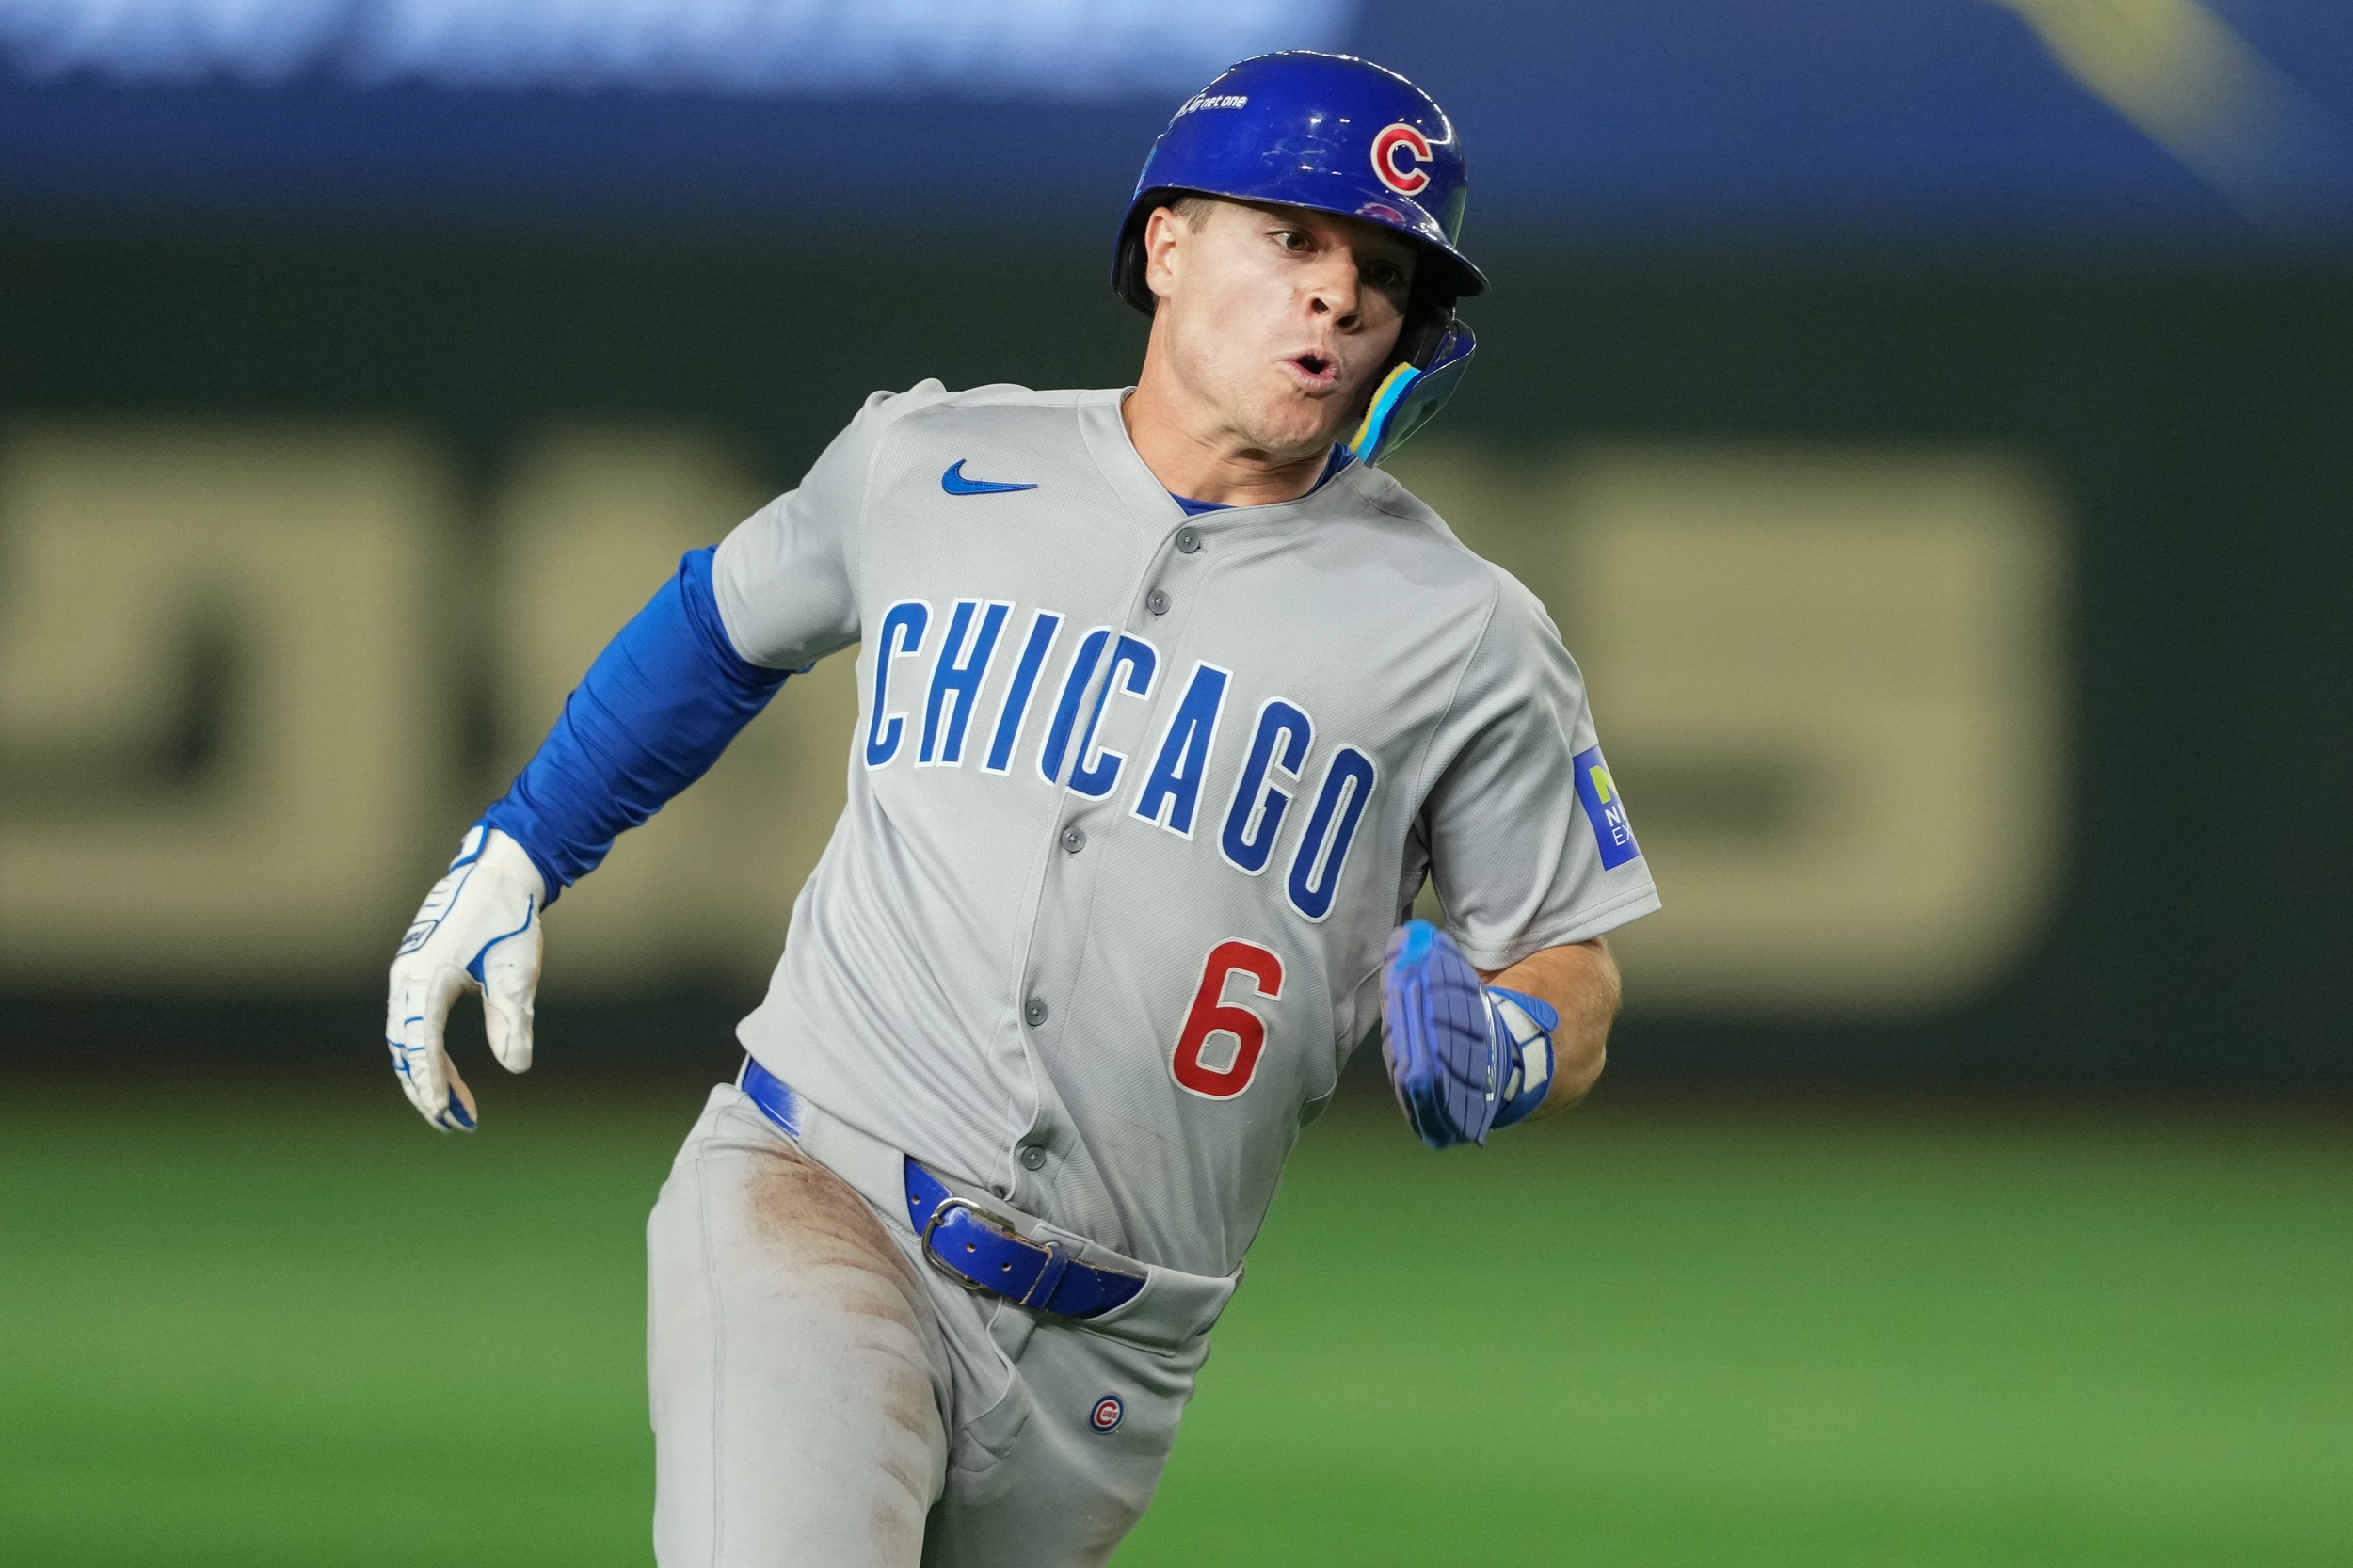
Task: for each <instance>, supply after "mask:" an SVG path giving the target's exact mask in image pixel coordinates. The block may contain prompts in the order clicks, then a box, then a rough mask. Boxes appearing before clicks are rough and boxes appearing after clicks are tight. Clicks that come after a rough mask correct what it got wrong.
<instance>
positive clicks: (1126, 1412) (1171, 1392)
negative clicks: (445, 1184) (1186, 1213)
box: [646, 1084, 1239, 1568]
mask: <svg viewBox="0 0 2353 1568" xmlns="http://www.w3.org/2000/svg"><path fill="white" fill-rule="evenodd" d="M902 1161H903V1156H901V1154H900V1153H899V1152H898V1151H897V1150H894V1149H891V1148H889V1147H888V1146H887V1145H885V1144H880V1143H878V1142H876V1141H875V1140H873V1139H872V1138H869V1137H867V1136H866V1135H865V1134H863V1133H860V1132H858V1131H856V1129H854V1128H850V1127H848V1126H847V1125H845V1124H843V1123H841V1122H840V1121H838V1120H836V1119H835V1118H832V1117H830V1116H828V1115H826V1114H825V1112H824V1111H823V1110H822V1109H820V1108H818V1107H815V1106H808V1107H807V1108H806V1112H805V1114H804V1116H803V1118H802V1122H801V1126H800V1128H799V1129H798V1135H797V1137H789V1136H787V1135H786V1133H785V1132H784V1131H783V1130H782V1129H781V1128H778V1127H777V1126H776V1124H775V1123H774V1122H772V1121H770V1120H769V1119H768V1117H767V1116H766V1115H764V1114H763V1113H762V1112H761V1111H760V1108H759V1107H758V1106H757V1105H756V1104H754V1103H753V1101H752V1100H751V1099H750V1098H749V1097H748V1096H745V1095H744V1094H743V1093H742V1092H741V1091H740V1090H738V1089H736V1088H735V1087H733V1086H732V1085H727V1084H723V1085H721V1086H719V1087H718V1088H715V1089H713V1090H712V1092H711V1098H710V1100H709V1102H708V1103H707V1104H706V1105H705V1106H704V1108H703V1113H702V1117H701V1119H700V1120H698V1121H697V1122H696V1124H695V1129H694V1131H693V1132H691V1133H689V1134H688V1135H687V1139H686V1144H685V1146H684V1147H683V1148H681V1149H680V1151H679V1155H678V1159H677V1160H676V1161H675V1162H674V1163H673V1164H672V1166H671V1168H670V1176H669V1179H668V1180H667V1181H665V1182H664V1183H663V1187H662V1195H661V1198H660V1200H659V1201H658V1202H656V1204H655V1205H654V1210H653V1217H652V1219H651V1220H650V1221H649V1222H648V1224H647V1228H646V1245H647V1262H648V1271H647V1272H648V1291H647V1295H648V1305H647V1364H648V1383H649V1385H650V1389H651V1394H652V1410H653V1430H654V1442H655V1455H656V1458H655V1481H654V1556H655V1559H656V1560H657V1561H659V1562H660V1563H661V1564H662V1568H783V1565H786V1564H810V1565H822V1568H914V1565H916V1564H918V1563H920V1564H924V1565H926V1568H998V1565H1004V1568H1013V1565H1015V1564H1018V1565H1020V1568H1063V1565H1064V1564H1069V1565H1074V1568H1075V1565H1078V1564H1092V1563H1100V1562H1103V1561H1105V1560H1107V1559H1109V1558H1110V1556H1111V1554H1112V1550H1113V1549H1114V1548H1116V1547H1117V1546H1118V1544H1119V1542H1120V1540H1121V1539H1122V1538H1123V1537H1124V1536H1126V1534H1127V1533H1128V1529H1129V1528H1131V1527H1132V1526H1133V1525H1134V1524H1135V1522H1136V1520H1137V1519H1138V1518H1139V1517H1141V1516H1142V1514H1143V1512H1144V1505H1145V1504H1147V1503H1148V1502H1150V1501H1151V1498H1152V1492H1153V1488H1154V1487H1155V1486H1156V1485H1158V1484H1159V1481H1160V1469H1161V1466H1162V1465H1163V1464H1165V1463H1166V1461H1167V1458H1168V1452H1169V1448H1170V1446H1171V1445H1172V1444H1173V1443H1174V1442H1175V1441H1176V1436H1177V1419H1178V1417H1179V1416H1181V1415H1182V1414H1183V1411H1184V1406H1185V1401H1186V1400H1188V1399H1190V1398H1191V1397H1192V1394H1193V1376H1194V1374H1195V1373H1196V1372H1197V1371H1199V1369H1200V1367H1201V1364H1202V1362H1203V1361H1204V1360H1205V1359H1206V1358H1207V1356H1208V1354H1209V1325H1210V1324H1211V1323H1213V1322H1215V1321H1216V1320H1217V1315H1218V1313H1219V1312H1220V1311H1221V1310H1223V1309H1224V1307H1225V1303H1226V1300H1227V1299H1228V1298H1229V1297H1230V1296H1231V1295H1232V1293H1233V1289H1234V1285H1235V1282H1236V1281H1235V1279H1232V1278H1228V1279H1218V1278H1210V1277H1206V1276H1202V1275H1195V1274H1185V1273H1178V1272H1175V1271H1172V1270H1165V1269H1157V1268H1147V1267H1146V1266H1144V1265H1143V1264H1140V1263H1137V1262H1134V1261H1133V1260H1131V1259H1127V1258H1123V1257H1121V1256H1118V1255H1117V1254H1114V1253H1111V1252H1108V1251H1106V1250H1105V1249H1103V1248H1102V1247H1100V1246H1096V1245H1093V1244H1092V1243H1088V1242H1085V1241H1084V1240H1081V1239H1080V1238H1076V1237H1071V1236H1068V1235H1066V1234H1065V1233H1062V1232H1058V1231H1056V1230H1054V1229H1053V1228H1052V1227H1050V1226H1047V1225H1043V1224H1035V1223H1033V1222H1031V1221H1029V1220H1028V1219H1027V1218H1026V1217H1025V1216H1022V1215H1019V1214H1018V1213H1015V1212H1013V1211H1011V1210H1008V1209H1006V1208H1004V1206H1003V1205H1002V1204H1000V1203H999V1202H997V1201H996V1200H995V1199H994V1198H992V1197H990V1196H988V1195H987V1194H984V1193H981V1192H970V1191H965V1190H963V1189H957V1190H958V1191H960V1192H963V1195H966V1196H969V1197H974V1198H977V1199H980V1200H981V1201H982V1202H984V1204H985V1205H986V1206H987V1207H988V1208H991V1209H993V1210H995V1211H996V1212H998V1213H1000V1214H1005V1215H1007V1216H1008V1217H1009V1218H1012V1219H1015V1220H1016V1221H1017V1222H1020V1224H1021V1228H1022V1229H1023V1230H1024V1231H1025V1232H1026V1233H1029V1234H1031V1235H1032V1237H1033V1238H1035V1239H1036V1240H1049V1239H1051V1240H1061V1241H1063V1242H1064V1245H1065V1246H1068V1247H1071V1248H1073V1249H1074V1250H1076V1251H1077V1252H1078V1254H1079V1256H1080V1258H1081V1259H1082V1260H1083V1261H1086V1262H1091V1263H1096V1264H1100V1265H1103V1266H1106V1267H1110V1268H1121V1269H1127V1270H1128V1271H1130V1272H1137V1273H1142V1274H1144V1275H1145V1279H1146V1283H1145V1285H1144V1288H1143V1289H1142V1290H1141V1291H1140V1292H1138V1293H1137V1295H1136V1296H1135V1298H1134V1299H1133V1300H1131V1301H1129V1302H1128V1303H1127V1304H1124V1305H1122V1306H1120V1307H1117V1308H1114V1309H1113V1310H1112V1311H1111V1312H1108V1313H1105V1314H1103V1315H1102V1316H1101V1317H1098V1318H1094V1319H1088V1320H1070V1319H1061V1318H1053V1317H1048V1316H1045V1315H1043V1314H1038V1313H1033V1312H1029V1311H1025V1310H1024V1309H1022V1308H1020V1307H1017V1306H1016V1305H1014V1304H1011V1303H1010V1302H1006V1301H1003V1300H1000V1299H998V1298H995V1297H989V1296H983V1295H976V1294H974V1293H972V1292H970V1291H968V1290H966V1289H965V1288H962V1287H961V1286H960V1285H958V1284H956V1283H954V1282H953V1281H952V1280H951V1279H949V1278H948V1277H947V1276H945V1275H944V1274H942V1273H941V1272H939V1271H938V1270H936V1268H933V1267H931V1266H930V1265H928V1264H927V1263H926V1262H925V1261H924V1259H923V1255H922V1252H921V1249H920V1242H919V1240H918V1239H917V1237H916V1236H915V1234H914V1232H913V1231H912V1230H911V1229H910V1228H909V1227H908V1225H907V1223H906V1218H905V1214H906V1209H905V1205H904V1174H903V1169H904V1167H903V1163H902ZM951 1186H952V1187H954V1186H955V1184H953V1183H951ZM1236 1277H1237V1278H1238V1277H1239V1276H1236ZM1105 1400H1115V1401H1116V1409H1115V1415H1114V1413H1113V1411H1112V1409H1111V1408H1108V1407H1106V1405H1105V1402H1104V1401H1105ZM1107 1423H1108V1424H1107Z"/></svg>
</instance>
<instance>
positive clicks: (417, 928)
mask: <svg viewBox="0 0 2353 1568" xmlns="http://www.w3.org/2000/svg"><path fill="white" fill-rule="evenodd" d="M545 893H546V889H545V886H544V884H543V882H542V880H541V878H540V875H539V870H538V868H537V867H536V866H535V865H533V864H532V862H531V856H528V855H526V854H525V853H524V852H523V847H522V846H521V845H520V844H519V843H517V842H516V841H515V840H512V839H510V838H508V837H507V836H506V835H505V834H504V833H501V832H500V831H499V830H498V829H496V828H494V827H486V826H483V825H482V824H475V825H474V826H472V827H471V828H469V829H467V831H466V837H465V839H464V840H463V841H462V842H460V843H459V845H458V847H457V858H456V859H455V860H452V861H451V862H450V863H449V871H448V872H447V874H445V875H444V876H443V877H442V878H441V880H440V881H439V882H437V883H435V884H434V885H433V890H432V891H431V892H429V893H427V894H425V896H424V905H423V906H422V907H420V908H419V909H418V910H417V918H416V920H413V921H412V922H410V924H409V927H408V935H407V936H404V937H402V938H401V943H400V951H399V952H397V953H395V954H394V955H393V957H392V989H391V995H390V997H389V998H388V1000H387V1003H386V1010H385V1014H384V1043H385V1045H386V1046H388V1047H390V1048H391V1049H392V1070H393V1071H394V1072H395V1073H398V1074H399V1075H400V1086H401V1089H402V1090H403V1091H404V1092H405V1093H406V1094H407V1095H408V1101H409V1103H410V1104H412V1105H414V1106H415V1107H416V1108H417V1110H418V1112H420V1113H421V1114H423V1115H424V1119H425V1120H426V1121H428V1122H430V1123H432V1124H433V1125H434V1126H435V1127H437V1128H440V1129H441V1130H442V1131H443V1132H472V1130H473V1129H474V1122H475V1114H476V1113H475V1110H474V1099H473V1093H472V1090H470V1089H468V1088H467V1087H466V1080H464V1079H462V1078H460V1077H458V1076H457V1069H456V1067H454V1066H452V1065H451V1064H450V1060H449V1053H448V1052H447V1051H446V1050H445V1049H444V1048H442V1042H441V1036H442V1029H443V1026H444V1025H445V1024H446V1023H447V1022H448V1019H449V1010H450V1004H451V1003H453V1002H455V1001H456V1000H457V997H458V994H459V993H460V992H464V991H479V992H481V993H482V1012H483V1022H484V1025H485V1032H487V1033H488V1035H489V1037H490V1052H491V1054H492V1055H494V1056H496V1057H497V1058H498V1060H499V1065H501V1066H503V1067H504V1068H505V1069H506V1070H507V1071H508V1072H510V1073H520V1072H521V1071H523V1070H524V1069H525V1068H527V1067H529V1066H530V1065H531V1010H532V997H533V994H534V993H535V992H536V991H537V990H538V988H539V951H540V937H539V907H540V905H541V904H543V903H544V902H545V901H546V900H545Z"/></svg>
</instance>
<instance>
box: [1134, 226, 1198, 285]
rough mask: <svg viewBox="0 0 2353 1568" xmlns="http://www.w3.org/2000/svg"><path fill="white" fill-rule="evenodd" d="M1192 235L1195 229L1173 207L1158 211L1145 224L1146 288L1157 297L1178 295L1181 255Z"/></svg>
mask: <svg viewBox="0 0 2353 1568" xmlns="http://www.w3.org/2000/svg"><path fill="white" fill-rule="evenodd" d="M1191 232H1193V225H1192V224H1190V223H1187V222H1186V221H1185V219H1184V216H1183V215H1182V214H1180V213H1178V212H1177V209H1176V208H1174V207H1155V208H1153V209H1152V216H1149V217H1147V218H1145V219H1144V287H1145V288H1147V289H1150V290H1151V291H1152V293H1153V295H1154V296H1156V297H1159V298H1161V299H1165V298H1167V297H1168V296H1170V295H1172V294H1174V293H1176V292H1177V274H1178V272H1179V271H1180V270H1181V268H1182V266H1183V263H1182V262H1181V261H1180V260H1179V259H1178V253H1179V252H1180V251H1181V249H1182V248H1183V247H1184V242H1185V238H1186V236H1187V235H1189V234H1190V233H1191Z"/></svg>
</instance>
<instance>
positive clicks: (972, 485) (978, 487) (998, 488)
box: [939, 457, 1037, 495]
mask: <svg viewBox="0 0 2353 1568" xmlns="http://www.w3.org/2000/svg"><path fill="white" fill-rule="evenodd" d="M968 461H969V459H968V458H964V457H959V458H957V459H956V460H955V461H954V462H952V463H950V464H949V465H948V472H945V473H943V474H941V475H940V476H939V488H941V489H943V490H946V491H947V492H948V493H949V494H950V495H1004V494H1007V493H1009V492H1011V491H1014V490H1033V489H1036V488H1037V487H1036V486H1035V485H1008V484H1005V483H1003V482H1002V481H1000V480H996V479H967V478H966V477H965V476H964V465H965V464H966V463H967V462H968Z"/></svg>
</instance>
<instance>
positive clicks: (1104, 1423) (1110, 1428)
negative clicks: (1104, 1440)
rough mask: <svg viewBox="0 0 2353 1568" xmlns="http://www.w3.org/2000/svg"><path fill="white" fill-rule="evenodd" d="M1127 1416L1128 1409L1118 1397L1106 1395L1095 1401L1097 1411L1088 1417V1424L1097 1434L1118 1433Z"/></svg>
mask: <svg viewBox="0 0 2353 1568" xmlns="http://www.w3.org/2000/svg"><path fill="white" fill-rule="evenodd" d="M1127 1414H1128V1407H1127V1406H1126V1405H1124V1404H1121V1403H1120V1402H1119V1396H1118V1395H1116V1394H1106V1395H1104V1396H1103V1397H1102V1398H1101V1399H1099V1400H1096V1401H1095V1410H1094V1413H1093V1414H1092V1415H1090V1416H1088V1417H1087V1424H1088V1425H1089V1426H1091V1427H1093V1428H1094V1429H1095V1430H1096V1432H1116V1431H1118V1430H1119V1423H1120V1422H1121V1421H1122V1420H1123V1419H1125V1418H1126V1416H1127Z"/></svg>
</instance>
